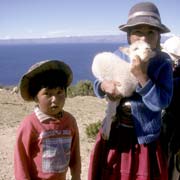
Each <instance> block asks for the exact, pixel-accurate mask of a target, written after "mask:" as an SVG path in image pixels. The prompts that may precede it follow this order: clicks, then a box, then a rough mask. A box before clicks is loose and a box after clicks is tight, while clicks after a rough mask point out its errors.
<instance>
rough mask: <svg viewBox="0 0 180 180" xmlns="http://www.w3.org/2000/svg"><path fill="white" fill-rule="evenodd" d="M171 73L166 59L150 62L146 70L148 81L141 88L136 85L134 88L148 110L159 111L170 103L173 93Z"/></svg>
mask: <svg viewBox="0 0 180 180" xmlns="http://www.w3.org/2000/svg"><path fill="white" fill-rule="evenodd" d="M155 61H158V60H155ZM155 61H154V62H155ZM172 74H173V72H172V66H171V63H170V61H167V60H166V59H164V61H163V60H159V62H158V63H157V62H155V63H153V62H152V63H151V64H150V67H149V70H148V76H149V77H150V79H149V81H148V82H147V83H146V85H145V86H144V87H143V88H142V87H140V86H139V85H138V86H137V89H136V92H137V93H139V94H140V95H141V96H142V100H143V102H144V104H145V105H146V106H147V107H148V108H149V109H150V110H152V111H160V110H162V109H164V108H166V107H167V106H168V105H169V104H170V102H171V98H172V94H173V75H172Z"/></svg>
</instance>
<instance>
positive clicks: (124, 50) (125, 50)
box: [119, 47, 129, 55]
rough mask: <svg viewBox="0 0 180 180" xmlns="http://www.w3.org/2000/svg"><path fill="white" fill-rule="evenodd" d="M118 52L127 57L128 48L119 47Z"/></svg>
mask: <svg viewBox="0 0 180 180" xmlns="http://www.w3.org/2000/svg"><path fill="white" fill-rule="evenodd" d="M119 50H120V51H122V52H123V53H124V54H126V55H129V47H119Z"/></svg>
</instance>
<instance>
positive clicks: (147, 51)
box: [92, 41, 155, 140]
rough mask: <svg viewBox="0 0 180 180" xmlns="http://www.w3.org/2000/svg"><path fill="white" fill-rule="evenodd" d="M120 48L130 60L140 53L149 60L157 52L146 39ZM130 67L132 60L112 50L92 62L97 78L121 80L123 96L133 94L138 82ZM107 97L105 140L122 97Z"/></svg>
mask: <svg viewBox="0 0 180 180" xmlns="http://www.w3.org/2000/svg"><path fill="white" fill-rule="evenodd" d="M120 49H121V51H123V52H124V53H125V54H127V55H128V56H129V57H130V60H132V59H133V58H134V56H136V55H138V56H139V57H140V59H141V60H142V61H148V60H149V59H150V58H151V57H152V56H154V54H155V53H154V52H153V51H152V50H151V48H150V46H149V44H147V43H146V42H144V41H136V42H135V43H133V44H131V45H130V46H129V47H121V48H120ZM130 68H131V62H130V63H128V62H126V61H125V60H122V59H120V57H119V56H117V55H115V54H113V53H111V52H102V53H99V54H97V55H96V56H95V57H94V59H93V63H92V72H93V75H94V76H95V77H96V78H97V79H99V80H100V81H103V80H114V81H116V82H120V86H117V87H116V88H117V91H118V93H119V94H121V95H122V97H129V96H131V95H132V93H133V91H134V90H135V88H136V86H137V83H138V82H137V80H136V78H135V77H134V76H133V74H132V73H131V72H130ZM106 99H107V102H108V105H107V109H106V115H105V118H104V120H103V123H102V137H103V138H104V139H105V140H107V139H108V138H109V134H110V130H111V123H112V121H113V118H114V116H115V114H116V107H117V105H118V104H119V102H120V99H119V100H116V101H111V100H110V99H109V98H108V97H106Z"/></svg>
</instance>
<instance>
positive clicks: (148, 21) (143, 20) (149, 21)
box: [119, 16, 170, 34]
mask: <svg viewBox="0 0 180 180" xmlns="http://www.w3.org/2000/svg"><path fill="white" fill-rule="evenodd" d="M138 25H149V26H153V27H155V28H158V29H159V30H160V33H162V34H163V33H168V32H170V30H169V28H168V27H166V26H165V25H164V24H160V23H159V22H158V21H156V20H155V19H154V18H151V17H143V16H142V17H137V18H134V19H133V20H129V21H128V22H127V24H123V25H120V26H119V29H120V30H122V31H124V32H128V31H129V30H130V29H131V28H132V27H134V26H138Z"/></svg>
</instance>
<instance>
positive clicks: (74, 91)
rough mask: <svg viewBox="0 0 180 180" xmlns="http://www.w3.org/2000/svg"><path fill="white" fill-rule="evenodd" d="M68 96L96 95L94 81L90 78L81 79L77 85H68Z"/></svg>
mask: <svg viewBox="0 0 180 180" xmlns="http://www.w3.org/2000/svg"><path fill="white" fill-rule="evenodd" d="M67 96H68V97H75V96H94V91H93V84H92V82H91V81H89V80H85V81H79V82H78V83H77V84H76V85H72V86H70V87H68V89H67Z"/></svg>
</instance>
